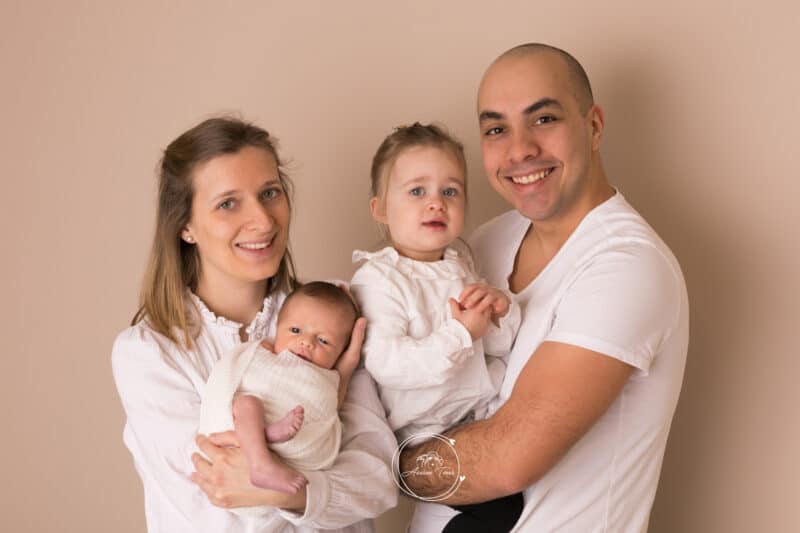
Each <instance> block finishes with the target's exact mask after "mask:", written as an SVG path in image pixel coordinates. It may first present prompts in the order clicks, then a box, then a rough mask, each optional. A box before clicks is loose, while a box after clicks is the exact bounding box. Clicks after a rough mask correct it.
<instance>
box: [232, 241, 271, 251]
mask: <svg viewBox="0 0 800 533" xmlns="http://www.w3.org/2000/svg"><path fill="white" fill-rule="evenodd" d="M267 246H269V243H268V242H242V243H239V247H240V248H246V249H247V250H263V249H264V248H266V247H267Z"/></svg>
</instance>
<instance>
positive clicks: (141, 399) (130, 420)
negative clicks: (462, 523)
mask: <svg viewBox="0 0 800 533" xmlns="http://www.w3.org/2000/svg"><path fill="white" fill-rule="evenodd" d="M191 298H192V300H193V302H194V303H195V305H196V306H197V308H198V309H199V310H200V317H199V321H198V322H199V324H200V327H201V329H200V334H199V335H198V337H197V338H196V339H195V341H194V342H195V346H194V349H192V350H189V351H186V350H183V349H181V348H180V347H178V346H177V345H176V344H175V343H173V342H172V341H170V340H168V339H166V338H165V337H164V336H162V335H160V334H159V333H156V332H155V331H153V330H152V329H151V328H149V327H148V326H147V325H146V324H145V323H143V322H140V323H138V324H136V325H135V326H131V327H129V328H127V329H126V330H124V331H123V332H122V333H120V334H119V336H118V337H117V339H116V341H115V342H114V348H113V352H112V356H111V360H112V368H113V373H114V379H115V381H116V385H117V390H118V392H119V395H120V398H121V400H122V405H123V407H124V409H125V413H126V415H127V421H126V424H125V429H124V432H123V440H124V442H125V445H126V446H127V447H128V449H129V450H130V452H131V455H132V456H133V460H134V465H135V467H136V470H137V472H138V473H139V476H140V477H141V478H142V483H143V485H144V499H145V515H146V518H147V528H148V531H149V532H150V533H156V532H159V533H160V532H163V533H180V532H198V531H199V532H209V533H211V532H213V533H223V532H237V533H238V532H244V533H290V532H291V533H306V532H312V531H317V530H318V529H333V530H338V531H341V532H348V533H351V532H352V533H356V532H359V533H360V532H371V531H373V526H372V521H371V520H363V519H369V518H373V517H375V516H378V515H379V514H381V513H382V512H384V511H386V510H387V509H390V508H392V507H394V506H395V505H396V504H397V487H396V486H395V484H394V482H393V481H392V475H391V469H390V463H391V457H392V454H393V453H394V452H395V450H396V447H397V443H396V441H395V439H394V435H393V434H392V432H391V430H390V429H389V427H388V425H387V423H386V419H385V417H384V413H383V407H382V406H381V403H380V400H379V399H378V396H377V394H376V391H375V384H374V383H373V381H372V379H371V378H370V377H369V375H368V374H367V373H366V372H364V371H363V370H357V371H356V372H355V373H354V375H353V377H352V379H351V381H350V385H349V388H348V391H347V396H346V398H345V402H344V404H343V405H342V407H341V410H340V417H341V420H342V423H343V431H342V447H341V450H340V453H339V455H338V457H337V458H336V462H335V463H334V465H333V466H332V467H331V468H330V469H328V470H323V471H309V472H303V474H304V475H305V476H306V478H307V479H308V481H309V483H308V486H307V498H306V508H305V513H304V514H302V515H300V514H298V513H294V512H290V511H285V510H280V509H277V508H272V507H265V508H264V509H265V513H264V514H263V516H259V517H240V516H237V515H235V514H233V513H231V512H229V511H227V510H225V509H222V508H219V507H215V506H214V505H212V504H211V503H210V502H209V501H208V499H207V498H206V496H205V494H204V493H203V492H202V491H201V490H200V488H199V487H198V486H197V485H195V484H194V483H192V481H191V480H190V479H189V474H190V473H191V472H193V471H194V465H193V464H192V461H191V455H192V453H193V452H195V451H197V447H196V445H195V443H194V438H195V436H196V434H197V428H198V421H199V417H200V395H201V392H202V390H203V387H204V386H205V383H206V380H207V379H208V376H209V374H210V372H211V369H212V368H213V366H214V363H216V362H217V360H218V359H219V358H220V356H221V355H223V354H225V353H227V352H229V351H230V350H231V349H232V348H233V347H235V346H236V345H238V344H241V342H242V341H241V339H240V337H239V330H240V329H241V327H242V324H239V323H236V322H233V321H231V320H227V319H225V318H223V317H217V316H216V315H214V313H212V312H211V311H210V310H209V309H208V308H207V307H206V306H205V305H204V304H203V302H202V301H200V299H199V298H198V297H197V296H195V295H193V294H192V295H191ZM284 299H285V295H284V294H279V295H274V296H270V297H268V298H266V299H265V300H264V307H263V309H262V310H261V311H260V312H259V313H258V314H257V315H256V317H255V319H254V320H253V322H252V323H251V324H250V325H249V326H248V327H247V328H246V330H245V331H246V333H247V336H248V339H249V340H256V339H261V338H265V337H266V338H269V339H272V338H273V337H274V334H275V324H276V321H277V315H278V309H279V308H280V305H281V304H282V303H283V300H284ZM358 520H361V521H360V522H358V523H356V524H353V522H356V521H358ZM350 524H353V525H350ZM348 526H349V527H348Z"/></svg>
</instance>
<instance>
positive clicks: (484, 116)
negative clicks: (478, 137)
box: [478, 111, 504, 122]
mask: <svg viewBox="0 0 800 533" xmlns="http://www.w3.org/2000/svg"><path fill="white" fill-rule="evenodd" d="M502 118H504V117H503V114H502V113H498V112H497V111H481V114H480V115H478V122H485V121H487V120H501V119H502Z"/></svg>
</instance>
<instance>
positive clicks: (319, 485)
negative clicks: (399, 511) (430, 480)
mask: <svg viewBox="0 0 800 533" xmlns="http://www.w3.org/2000/svg"><path fill="white" fill-rule="evenodd" d="M339 416H340V417H341V419H342V423H343V432H342V447H341V450H340V452H339V455H338V457H337V458H336V461H335V462H334V464H333V466H332V467H331V468H329V469H327V470H321V471H310V472H304V474H305V475H306V477H307V478H308V480H309V484H308V488H307V491H308V498H307V501H306V509H305V513H304V514H303V515H302V516H300V515H298V514H297V513H292V512H288V511H281V515H282V516H283V517H284V518H286V519H287V520H288V521H290V522H292V523H293V524H296V525H306V526H312V527H316V528H320V529H332V528H339V527H343V526H347V525H349V524H352V523H353V521H354V517H362V518H373V517H376V516H378V515H380V514H381V513H383V512H384V511H386V510H388V509H391V508H392V507H394V506H395V505H397V491H398V489H397V486H396V485H395V483H394V481H393V479H392V472H391V467H390V465H391V461H392V455H393V454H394V452H395V450H396V449H397V441H396V440H395V438H394V435H393V434H392V430H391V429H389V426H388V424H387V423H386V417H385V416H384V413H383V406H382V405H381V403H380V400H379V399H378V394H377V392H376V390H375V384H374V383H373V381H372V379H371V378H370V377H369V375H368V374H367V373H366V372H365V371H364V370H358V371H356V372H355V374H353V377H352V378H351V380H350V384H349V386H348V390H347V395H346V396H345V401H344V403H343V404H342V408H341V410H340V413H339Z"/></svg>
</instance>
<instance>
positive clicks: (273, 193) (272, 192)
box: [261, 187, 281, 200]
mask: <svg viewBox="0 0 800 533" xmlns="http://www.w3.org/2000/svg"><path fill="white" fill-rule="evenodd" d="M280 193H281V190H280V189H279V188H277V187H272V188H270V189H267V190H266V191H264V192H263V193H261V196H262V197H263V198H264V199H265V200H272V199H273V198H275V197H277V196H278V195H280Z"/></svg>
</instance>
